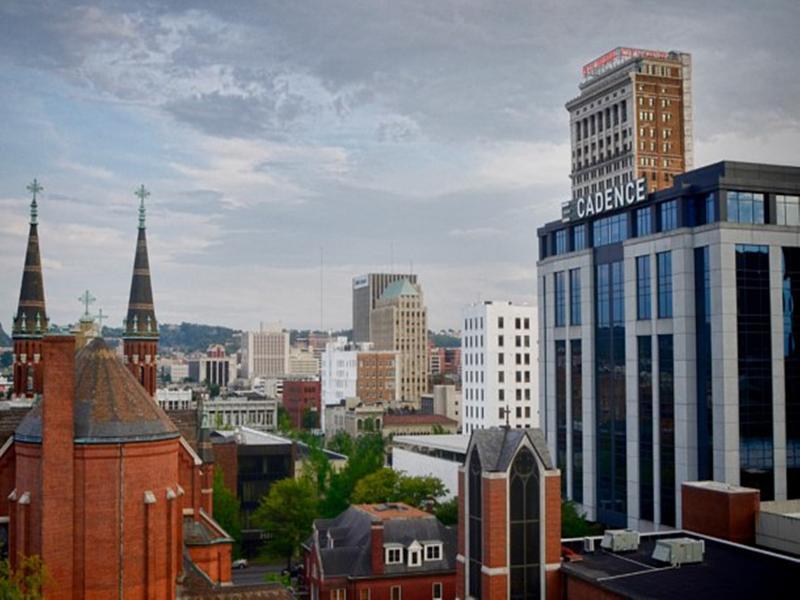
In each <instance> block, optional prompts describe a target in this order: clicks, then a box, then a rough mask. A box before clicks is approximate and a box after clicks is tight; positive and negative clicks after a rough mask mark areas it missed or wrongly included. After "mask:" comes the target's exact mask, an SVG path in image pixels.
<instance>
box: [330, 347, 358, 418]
mask: <svg viewBox="0 0 800 600" xmlns="http://www.w3.org/2000/svg"><path fill="white" fill-rule="evenodd" d="M361 347H363V346H361V345H355V344H349V343H348V341H347V338H345V337H340V338H337V339H336V340H335V341H333V342H329V343H328V345H327V346H326V348H325V352H323V353H322V359H321V365H320V379H321V381H322V405H323V407H325V406H333V405H336V404H339V403H340V402H341V401H342V400H343V399H344V398H352V397H354V396H355V395H356V383H357V381H358V352H359V348H361Z"/></svg>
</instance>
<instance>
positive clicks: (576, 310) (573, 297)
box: [569, 269, 581, 325]
mask: <svg viewBox="0 0 800 600" xmlns="http://www.w3.org/2000/svg"><path fill="white" fill-rule="evenodd" d="M569 324H570V325H580V324H581V270H580V269H570V270H569Z"/></svg>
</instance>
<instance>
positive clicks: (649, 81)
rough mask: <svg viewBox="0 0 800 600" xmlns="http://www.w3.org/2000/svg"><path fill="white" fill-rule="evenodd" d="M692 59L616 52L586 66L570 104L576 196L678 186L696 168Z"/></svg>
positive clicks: (676, 54)
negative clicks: (627, 187) (633, 185)
mask: <svg viewBox="0 0 800 600" xmlns="http://www.w3.org/2000/svg"><path fill="white" fill-rule="evenodd" d="M691 69H692V62H691V55H689V54H686V53H683V52H663V51H659V50H641V49H638V48H615V49H614V50H612V51H610V52H607V53H606V54H604V55H603V56H600V57H599V58H597V59H595V60H593V61H592V62H590V63H588V64H587V65H585V66H584V67H583V81H582V82H581V84H580V95H579V96H578V97H577V98H574V99H573V100H570V101H569V102H567V110H568V111H569V114H570V129H571V140H572V175H571V177H572V197H573V198H578V197H587V196H590V195H593V194H595V193H596V192H598V191H600V190H604V189H606V188H610V187H613V186H615V185H624V184H625V183H627V182H628V181H635V180H636V179H639V178H640V177H642V178H645V180H646V186H647V189H648V191H655V190H660V189H662V188H665V187H671V186H672V181H673V178H674V177H675V176H676V175H677V174H679V173H682V172H683V171H685V170H687V169H691V168H692V166H693V165H692V163H693V153H694V152H693V143H692V136H693V131H692V129H693V127H692V71H691Z"/></svg>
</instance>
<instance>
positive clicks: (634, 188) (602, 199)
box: [561, 177, 647, 222]
mask: <svg viewBox="0 0 800 600" xmlns="http://www.w3.org/2000/svg"><path fill="white" fill-rule="evenodd" d="M645 198H647V180H646V179H645V178H644V177H640V178H639V179H637V180H636V181H629V182H628V183H623V184H622V185H618V186H616V187H610V188H606V189H605V190H603V191H602V192H597V193H595V194H592V195H589V196H586V197H585V198H577V199H575V200H572V201H570V202H565V203H564V204H563V205H562V206H561V220H562V221H564V222H567V221H572V220H574V219H585V218H587V217H594V216H597V215H599V214H602V213H606V212H611V211H613V210H616V209H618V208H625V207H626V206H630V205H631V204H635V203H637V202H642V201H644V200H645Z"/></svg>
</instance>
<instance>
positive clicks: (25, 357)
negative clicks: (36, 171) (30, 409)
mask: <svg viewBox="0 0 800 600" xmlns="http://www.w3.org/2000/svg"><path fill="white" fill-rule="evenodd" d="M28 190H29V191H30V192H31V194H32V195H33V200H31V221H30V229H29V230H28V249H27V251H26V252H25V268H24V270H23V272H22V285H21V286H20V290H19V306H18V307H17V315H16V317H14V323H13V325H12V328H11V337H12V339H13V340H14V367H13V370H14V396H27V397H33V396H34V395H36V394H41V393H42V337H43V336H44V334H45V333H46V332H47V325H48V321H47V312H46V311H45V305H44V280H43V279H42V258H41V255H40V253H39V207H38V205H37V203H36V194H38V193H39V192H41V191H42V190H43V188H42V186H41V185H39V182H38V181H36V179H34V180H33V183H31V184H30V185H29V186H28Z"/></svg>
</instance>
